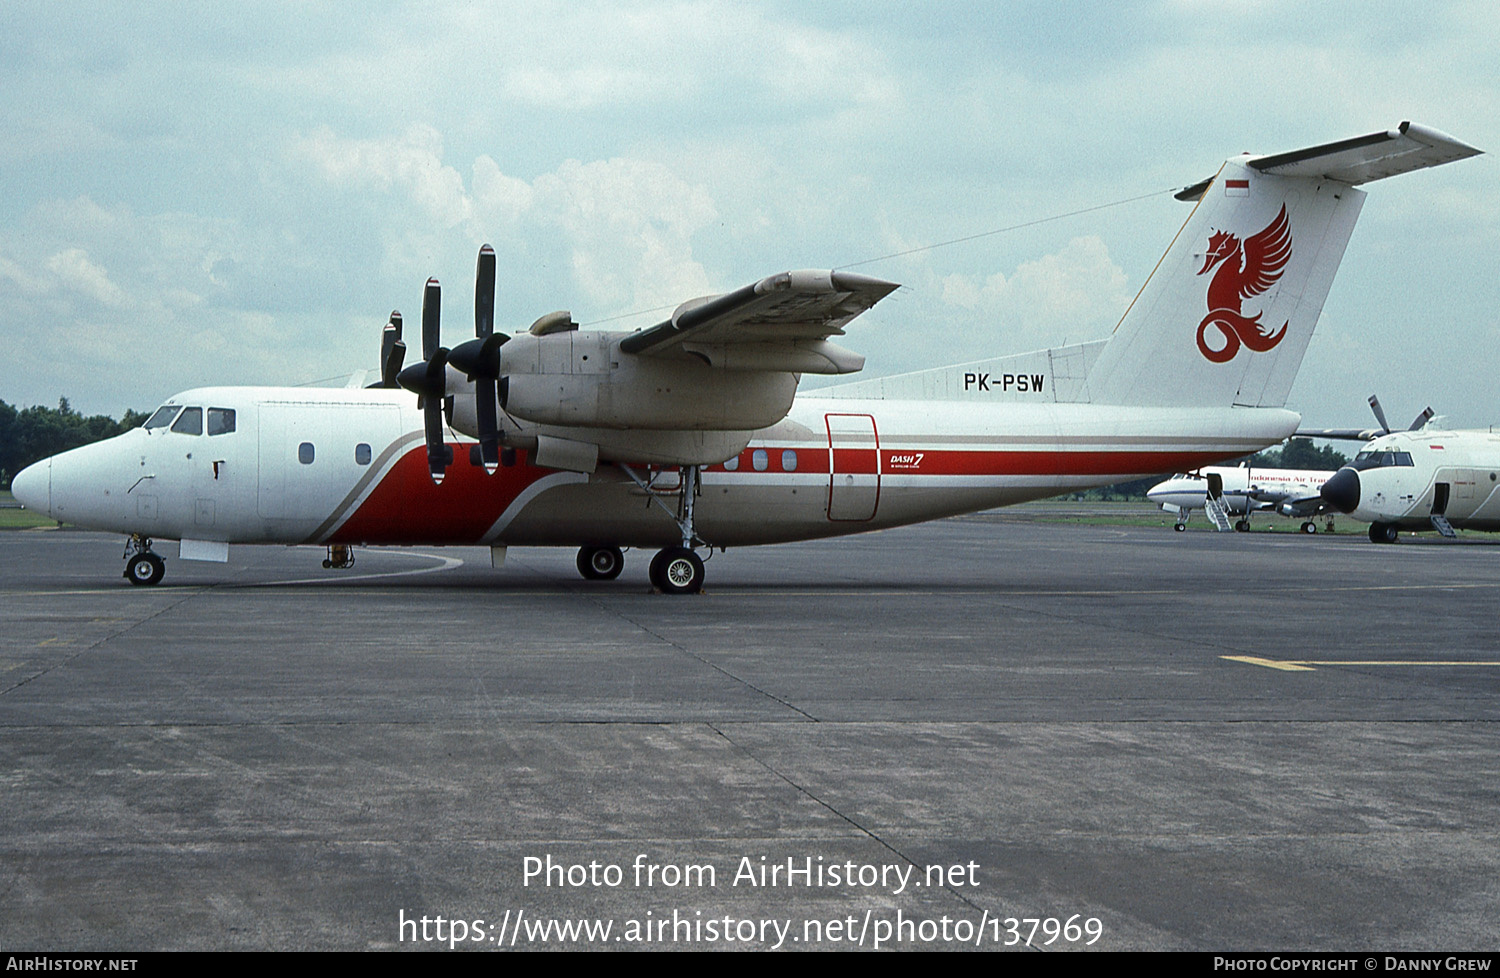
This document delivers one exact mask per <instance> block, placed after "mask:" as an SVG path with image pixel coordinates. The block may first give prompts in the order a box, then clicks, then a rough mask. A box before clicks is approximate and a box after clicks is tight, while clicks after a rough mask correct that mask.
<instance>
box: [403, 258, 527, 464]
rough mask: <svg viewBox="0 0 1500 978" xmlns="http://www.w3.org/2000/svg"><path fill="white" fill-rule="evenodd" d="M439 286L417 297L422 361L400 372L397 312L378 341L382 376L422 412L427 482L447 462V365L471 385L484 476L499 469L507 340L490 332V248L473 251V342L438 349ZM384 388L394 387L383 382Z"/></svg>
mask: <svg viewBox="0 0 1500 978" xmlns="http://www.w3.org/2000/svg"><path fill="white" fill-rule="evenodd" d="M441 306H442V287H441V286H440V285H439V284H438V280H437V279H435V278H430V279H428V280H427V288H426V290H425V291H424V292H423V294H422V362H421V363H414V364H412V365H411V366H410V367H407V368H406V369H405V370H400V371H399V373H397V372H396V371H397V369H398V368H399V367H400V362H401V357H403V356H404V355H405V349H406V348H405V345H404V344H402V343H400V338H401V314H400V313H392V314H391V324H392V325H391V326H387V327H386V334H385V335H386V337H387V338H389V337H390V336H391V328H392V326H394V327H395V335H394V338H393V339H389V340H388V341H387V340H383V341H382V350H381V362H382V370H383V377H390V376H394V377H395V381H396V383H398V384H400V386H402V387H404V388H406V389H407V390H409V391H411V392H412V393H413V394H416V395H417V397H418V404H419V405H420V406H421V408H422V414H423V427H424V429H425V433H426V439H427V470H428V472H429V473H430V474H431V476H432V481H433V482H442V481H443V473H444V471H446V469H447V468H448V466H449V465H451V464H453V449H452V448H450V447H449V446H448V445H447V443H446V442H445V441H444V438H443V428H444V421H445V418H444V414H445V413H446V414H447V418H446V420H447V421H448V422H451V421H452V417H453V416H452V411H453V407H452V400H451V398H450V396H449V394H448V365H449V364H452V365H453V368H454V369H455V370H458V371H459V372H461V373H463V374H464V375H465V376H467V377H468V378H469V379H470V380H472V381H473V382H474V398H475V414H476V416H477V420H478V426H479V453H480V458H481V460H482V461H483V463H484V468H485V471H486V472H490V473H493V472H494V471H495V469H496V468H497V467H498V466H499V465H500V457H501V456H500V427H499V413H498V408H499V405H500V401H501V398H500V397H499V396H498V393H497V391H498V388H500V387H503V386H504V381H503V380H502V379H501V377H500V347H501V346H502V345H503V344H504V343H505V342H506V341H507V340H508V339H510V337H509V336H507V335H505V334H504V333H496V332H495V250H494V249H493V248H491V247H490V246H489V245H485V246H484V247H483V248H481V249H479V266H478V269H477V271H476V273H475V281H474V339H472V340H469V341H468V342H465V343H461V344H459V345H458V346H457V347H455V348H454V349H453V350H452V351H449V350H448V349H447V348H446V347H444V346H442V345H441V324H440V317H441ZM384 386H387V387H390V386H395V384H391V383H386V384H384Z"/></svg>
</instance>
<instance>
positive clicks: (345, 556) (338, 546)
mask: <svg viewBox="0 0 1500 978" xmlns="http://www.w3.org/2000/svg"><path fill="white" fill-rule="evenodd" d="M353 566H354V548H353V547H351V546H349V545H348V544H347V543H335V544H333V545H331V546H330V547H329V548H328V556H327V557H324V558H323V569H324V570H347V569H348V568H350V567H353Z"/></svg>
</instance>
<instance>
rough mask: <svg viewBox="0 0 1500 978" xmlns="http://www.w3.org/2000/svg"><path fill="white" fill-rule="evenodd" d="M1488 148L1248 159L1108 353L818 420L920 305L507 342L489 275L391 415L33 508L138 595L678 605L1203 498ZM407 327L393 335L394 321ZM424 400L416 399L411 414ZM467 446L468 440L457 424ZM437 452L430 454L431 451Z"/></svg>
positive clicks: (126, 439)
mask: <svg viewBox="0 0 1500 978" xmlns="http://www.w3.org/2000/svg"><path fill="white" fill-rule="evenodd" d="M1478 152H1479V150H1476V149H1474V148H1473V147H1470V146H1467V145H1465V144H1463V143H1461V142H1458V141H1457V140H1455V139H1453V138H1451V137H1449V136H1447V135H1444V134H1443V133H1440V132H1436V131H1434V130H1431V129H1425V128H1423V127H1420V126H1416V125H1410V124H1408V123H1402V124H1401V125H1400V127H1399V128H1398V129H1396V130H1391V131H1383V132H1377V133H1373V134H1371V135H1368V136H1361V137H1358V138H1355V139H1349V140H1344V141H1342V142H1337V143H1330V144H1327V145H1322V146H1315V147H1312V148H1310V149H1304V150H1298V151H1296V152H1291V153H1282V154H1279V155H1274V156H1241V157H1236V158H1233V159H1230V160H1229V161H1227V162H1226V163H1225V164H1224V166H1223V167H1222V168H1221V169H1220V170H1219V172H1218V173H1217V174H1216V175H1214V176H1213V177H1211V178H1209V179H1207V180H1204V181H1202V182H1200V183H1198V184H1195V185H1193V186H1191V187H1188V188H1187V189H1185V190H1184V191H1182V192H1181V193H1180V194H1179V195H1178V196H1179V197H1180V198H1182V199H1183V200H1189V201H1196V205H1195V206H1194V208H1193V211H1192V213H1191V215H1190V216H1189V217H1188V220H1187V223H1186V225H1185V226H1184V227H1183V229H1182V230H1181V231H1180V232H1179V233H1178V235H1177V237H1176V238H1175V239H1174V240H1173V242H1172V244H1171V246H1170V247H1169V248H1168V249H1167V253H1166V255H1165V256H1164V257H1163V258H1162V260H1161V262H1160V263H1159V265H1158V266H1157V268H1156V270H1155V271H1154V272H1153V273H1152V274H1151V276H1150V278H1148V279H1147V281H1146V283H1145V286H1144V287H1143V288H1142V289H1141V292H1140V294H1139V295H1138V296H1137V297H1136V299H1135V301H1134V302H1133V303H1132V305H1131V306H1130V308H1129V309H1128V310H1127V311H1126V313H1125V316H1124V317H1123V318H1122V319H1121V321H1120V323H1119V325H1118V326H1116V328H1115V331H1114V333H1113V335H1112V336H1111V337H1109V338H1108V339H1105V340H1099V341H1096V342H1091V343H1083V344H1078V345H1073V346H1065V347H1060V348H1057V349H1051V350H1042V351H1038V352H1035V353H1027V354H1021V355H1017V356H1011V357H1005V358H1001V359H995V360H988V361H984V362H980V363H972V364H964V365H961V366H955V367H945V368H941V369H934V370H924V371H920V372H916V373H909V374H904V375H900V376H896V377H890V378H886V379H882V380H868V381H860V382H855V383H848V384H844V385H841V386H836V387H833V388H829V389H825V390H819V391H817V392H816V393H811V394H803V395H802V396H801V397H796V398H795V400H794V395H795V394H796V391H797V385H798V382H799V379H800V377H801V375H802V374H807V373H818V374H848V373H852V372H854V371H857V370H859V369H860V367H862V366H863V363H864V360H863V358H862V357H861V356H859V355H857V354H855V353H852V352H850V351H849V350H846V349H843V348H841V347H839V346H837V345H835V344H833V343H832V342H830V341H829V337H830V336H836V335H841V334H842V332H843V327H844V326H845V325H846V324H848V323H849V322H850V320H852V319H853V318H854V317H855V316H857V315H859V314H860V313H861V312H863V311H865V310H866V309H869V308H870V307H871V306H873V305H874V304H875V303H876V302H878V301H879V300H880V299H881V298H883V297H884V296H886V295H887V294H889V293H890V292H891V291H892V290H893V289H895V288H896V286H895V285H894V284H892V283H889V282H883V281H880V280H878V279H874V278H867V277H865V276H862V275H854V274H849V273H846V272H839V271H831V272H829V271H822V272H811V271H803V272H790V273H786V274H781V275H775V276H771V277H769V278H765V279H762V280H760V281H758V282H756V283H754V284H753V285H749V286H746V287H744V288H742V289H739V290H738V291H735V292H730V293H727V294H725V295H720V296H714V297H711V298H706V299H698V300H694V301H691V302H687V303H684V304H683V305H682V306H679V307H678V308H677V310H676V311H675V312H674V313H673V314H672V316H671V318H670V319H668V320H667V321H665V322H663V323H661V324H659V325H657V326H653V327H651V328H649V329H646V330H638V331H636V332H632V333H622V332H596V331H580V330H578V329H577V328H576V326H575V324H574V323H573V321H572V319H571V317H570V316H568V315H567V314H566V313H555V314H553V315H551V316H546V317H543V318H542V319H540V320H538V321H537V322H536V323H535V324H534V325H533V326H532V327H531V329H530V330H528V331H527V332H525V333H521V334H519V335H516V336H510V337H507V336H506V335H505V334H503V333H497V332H494V331H493V326H492V321H493V310H494V275H495V273H494V255H493V252H491V251H489V250H488V249H485V250H484V251H481V253H480V259H479V282H478V285H477V288H476V297H475V338H474V339H473V340H470V341H469V342H466V343H464V344H462V345H461V346H459V347H457V348H456V349H454V350H452V351H451V353H450V352H449V351H448V350H446V349H444V348H443V347H442V346H441V345H440V340H439V330H438V314H437V309H438V287H437V283H436V282H435V281H430V282H429V283H428V288H427V294H426V297H425V299H424V305H423V317H422V318H423V322H422V357H423V359H422V362H421V363H419V364H416V365H414V366H411V367H408V368H407V369H406V370H399V367H400V364H401V357H402V355H403V352H402V351H403V350H404V347H403V346H401V345H399V344H398V343H397V342H396V340H397V338H398V336H397V334H398V326H397V324H396V323H395V322H393V323H392V325H391V326H390V327H389V330H390V332H388V333H387V334H386V335H387V336H388V337H389V339H388V340H387V342H386V343H385V355H384V356H383V358H382V372H383V380H382V386H381V387H380V388H379V389H373V390H344V391H338V390H308V389H301V388H269V387H249V388H247V387H206V388H200V389H196V390H190V391H186V392H184V393H182V394H178V395H177V396H175V397H173V398H171V399H170V400H169V401H168V402H167V403H166V405H165V406H163V407H162V408H161V409H160V410H158V411H157V412H156V413H155V414H153V415H152V417H151V418H150V420H148V421H147V422H146V424H145V426H144V427H143V428H139V429H136V430H135V431H131V432H128V433H126V434H124V435H121V436H119V437H117V438H114V439H111V440H109V441H105V442H100V443H97V444H94V445H89V446H86V447H83V448H79V449H75V450H73V451H70V452H65V453H63V454H61V455H57V456H54V457H52V458H50V459H47V460H44V461H42V462H38V463H37V464H35V465H33V466H30V467H29V468H27V469H25V470H24V471H22V472H21V473H19V474H18V475H17V476H16V477H15V479H14V480H13V483H12V489H13V491H14V493H15V495H16V497H17V498H18V499H20V500H21V501H22V502H23V503H24V504H25V505H27V506H28V507H30V508H32V509H35V510H39V511H43V512H46V513H48V514H49V515H51V516H52V517H54V518H56V519H59V520H64V521H66V522H69V523H74V524H77V525H80V526H86V527H97V528H103V529H109V530H117V531H120V532H123V533H127V534H129V535H130V542H129V543H128V544H127V550H126V560H127V567H126V571H125V576H126V577H127V578H128V579H129V580H130V581H131V582H132V583H136V584H154V583H156V582H157V581H159V580H160V579H161V576H162V568H163V565H162V561H161V558H160V557H159V556H157V555H156V554H155V553H154V552H153V551H152V550H151V548H150V538H152V537H155V538H158V539H163V538H165V539H178V540H180V541H181V550H180V553H181V556H182V557H184V558H186V559H200V560H221V561H222V560H225V559H227V557H228V550H229V545H230V544H237V543H281V544H291V543H298V544H301V543H314V544H324V545H327V546H328V547H329V548H330V551H329V561H325V563H331V564H333V565H344V564H347V563H348V562H349V559H350V558H349V548H350V547H351V546H353V545H360V544H398V545H400V544H404V545H412V544H426V545H432V544H455V545H459V544H462V545H475V544H478V545H488V546H490V547H492V548H494V552H495V556H496V558H503V554H504V549H503V548H504V547H506V546H511V545H547V546H570V547H579V548H581V549H580V550H579V552H578V569H579V571H580V572H581V573H582V574H583V576H584V577H587V578H613V577H615V576H616V575H618V574H619V572H620V570H621V567H622V566H623V561H624V558H623V555H622V552H621V548H622V547H649V548H659V552H658V553H657V554H656V556H655V557H654V558H653V559H652V561H651V564H650V578H651V581H652V583H653V584H654V585H655V586H656V587H657V588H659V589H660V590H662V591H665V592H672V593H686V592H694V591H697V590H699V589H700V588H701V587H702V584H703V562H702V560H701V558H700V557H699V555H698V553H697V552H696V551H697V550H702V549H705V548H714V547H718V548H726V547H737V546H745V545H749V544H763V543H777V542H782V541H788V540H804V539H809V538H814V537H825V536H834V535H838V534H845V533H855V532H862V531H867V530H875V529H880V528H883V527H892V526H899V525H902V524H908V523H916V522H920V521H923V520H930V519H935V518H939V517H944V516H950V515H953V514H957V513H963V512H969V511H973V510H979V509H987V508H991V507H996V506H1003V505H1007V504H1011V503H1019V502H1023V501H1025V500H1030V499H1037V498H1042V497H1046V496H1053V495H1057V494H1059V493H1063V492H1068V491H1072V490H1077V489H1083V488H1087V487H1090V486H1099V485H1108V484H1110V483H1113V482H1119V481H1123V480H1127V479H1139V478H1141V477H1143V476H1148V475H1151V474H1154V473H1161V472H1174V471H1186V470H1188V469H1194V468H1197V467H1199V466H1203V465H1208V464H1211V463H1213V462H1218V461H1224V460H1227V459H1232V458H1237V457H1239V456H1243V455H1245V454H1248V453H1250V452H1253V451H1256V450H1258V449H1261V448H1264V447H1266V446H1269V445H1274V444H1276V443H1277V442H1280V441H1282V440H1284V439H1285V438H1287V437H1288V436H1289V435H1291V434H1292V433H1293V432H1294V431H1296V429H1297V423H1298V420H1299V419H1298V416H1297V415H1296V414H1295V413H1293V412H1291V411H1288V410H1286V409H1285V408H1284V404H1285V402H1286V397H1287V392H1288V390H1289V389H1290V387H1291V385H1292V380H1293V378H1294V376H1295V375H1296V372H1297V368H1298V366H1299V365H1300V364H1301V362H1302V356H1303V353H1304V351H1305V350H1306V349H1307V343H1308V340H1309V339H1310V338H1311V336H1312V332H1313V327H1314V326H1315V325H1316V323H1317V320H1318V315H1319V312H1320V311H1321V309H1322V307H1323V302H1324V299H1325V298H1326V296H1327V294H1328V289H1329V285H1330V284H1331V282H1332V281H1333V276H1334V272H1335V271H1336V270H1337V268H1338V264H1339V261H1340V259H1341V257H1342V256H1343V253H1344V248H1345V246H1346V245H1347V243H1348V240H1349V235H1350V233H1351V232H1352V231H1353V229H1354V223H1355V219H1356V218H1357V217H1358V215H1359V211H1360V207H1361V205H1362V203H1363V201H1364V197H1365V194H1364V192H1363V191H1360V190H1358V189H1356V188H1355V185H1356V184H1362V183H1366V182H1369V181H1373V180H1378V179H1381V178H1383V177H1388V176H1393V175H1395V174H1398V173H1404V172H1407V171H1409V170H1415V169H1420V168H1422V167H1428V166H1436V165H1438V164H1441V163H1447V162H1449V161H1452V160H1457V159H1462V158H1464V157H1468V156H1472V155H1475V154H1476V153H1478ZM393 318H394V317H393ZM397 383H399V384H400V385H401V386H404V387H406V388H407V389H408V390H409V391H412V392H415V393H416V394H418V397H417V398H413V397H412V396H411V394H410V393H407V392H405V391H402V390H399V389H396V388H395V385H396V384H397ZM445 422H446V423H445ZM424 443H425V444H424Z"/></svg>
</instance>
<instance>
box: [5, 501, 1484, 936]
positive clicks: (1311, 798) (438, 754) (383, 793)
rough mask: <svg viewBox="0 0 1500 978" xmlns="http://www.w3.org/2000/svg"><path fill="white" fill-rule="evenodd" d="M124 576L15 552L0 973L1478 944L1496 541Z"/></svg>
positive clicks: (927, 551) (783, 555)
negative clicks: (648, 572)
mask: <svg viewBox="0 0 1500 978" xmlns="http://www.w3.org/2000/svg"><path fill="white" fill-rule="evenodd" d="M121 549H122V540H121V539H120V538H118V537H116V536H113V535H102V534H95V533H87V532H82V531H77V530H56V531H16V532H8V533H0V555H3V557H4V560H5V563H6V566H8V567H10V568H11V572H10V573H9V574H8V575H7V576H6V577H5V579H4V581H3V582H0V908H3V912H0V947H4V948H5V949H7V950H21V949H25V950H33V951H36V950H69V951H79V950H117V951H123V950H138V951H146V950H161V949H200V950H201V949H316V950H347V949H365V948H371V949H396V948H422V949H439V948H441V949H447V948H448V947H449V946H450V944H454V945H456V946H458V947H464V948H473V949H480V948H490V947H496V946H500V947H511V946H514V947H517V948H522V947H614V948H622V949H623V948H635V947H653V948H669V947H681V948H694V949H704V948H736V949H737V948H743V947H747V946H748V947H774V946H778V944H779V946H781V947H787V948H802V949H807V948H847V947H850V946H862V947H872V946H874V945H875V944H876V942H877V939H879V938H881V937H884V940H883V941H882V942H881V943H882V944H883V946H888V947H902V948H927V947H958V946H969V947H978V948H981V949H989V948H997V947H1004V946H1006V945H1007V943H1012V944H1017V945H1018V946H1022V947H1024V946H1025V945H1024V939H1025V938H1027V937H1028V936H1029V937H1030V938H1031V943H1032V945H1033V946H1041V945H1044V942H1046V941H1047V940H1048V937H1049V936H1050V937H1051V938H1052V940H1051V943H1050V945H1045V946H1044V948H1043V949H1045V950H1057V949H1061V948H1065V947H1067V948H1072V947H1084V948H1087V947H1091V948H1093V949H1107V950H1130V949H1184V950H1255V949H1262V950H1266V949H1269V950H1294V949H1305V950H1361V949H1367V950H1417V949H1442V950H1445V951H1457V950H1464V949H1493V948H1495V947H1497V946H1500V828H1497V823H1500V820H1497V818H1496V814H1497V811H1500V805H1497V802H1500V745H1497V738H1496V733H1497V731H1496V727H1495V723H1496V721H1497V719H1500V624H1497V618H1496V614H1495V608H1496V605H1497V599H1500V540H1496V541H1494V542H1491V541H1489V540H1486V539H1483V538H1478V537H1473V536H1466V537H1465V538H1463V539H1461V540H1459V541H1456V542H1450V541H1441V540H1439V539H1437V538H1436V537H1432V538H1430V539H1428V538H1421V539H1412V538H1409V537H1407V538H1403V541H1402V542H1401V543H1400V544H1398V545H1396V546H1377V545H1374V544H1370V543H1369V542H1367V541H1366V540H1364V539H1363V537H1360V536H1354V535H1340V536H1334V537H1329V536H1327V535H1324V534H1319V535H1318V536H1315V537H1303V536H1299V535H1297V534H1285V533H1283V534H1270V533H1252V534H1248V535H1247V534H1212V533H1206V532H1189V533H1173V532H1171V530H1170V529H1169V528H1167V529H1163V528H1155V527H1107V526H1077V525H1069V526H1058V525H1047V524H1045V523H1039V522H1028V521H1025V520H1020V521H1012V520H1007V519H1006V517H1005V516H1004V515H1003V514H1001V515H1000V516H999V517H994V516H988V515H985V516H980V517H973V518H968V519H958V520H947V521H942V522H938V523H932V524H928V525H925V526H921V527H914V528H910V529H904V530H895V531H888V532H885V533H880V534H874V535H870V536H867V537H853V538H846V539H843V540H832V541H825V542H816V543H806V544H793V545H785V546H780V547H773V548H764V549H747V550H737V551H733V550H732V551H730V552H729V553H727V554H722V555H716V556H715V557H714V559H713V560H711V561H710V562H709V564H708V585H707V589H706V591H705V593H704V594H702V595H698V596H693V597H681V598H674V597H667V596H663V595H657V594H653V593H651V591H650V588H649V586H648V585H647V584H646V582H645V562H646V559H647V557H648V555H647V554H645V553H639V552H637V553H631V554H628V555H627V565H626V570H625V573H624V575H623V576H622V577H621V578H620V579H619V580H617V581H613V582H606V583H589V582H584V581H583V580H581V579H580V578H579V577H578V575H577V574H576V572H575V570H574V568H573V553H572V552H571V551H560V550H557V551H554V550H540V549H536V550H513V551H512V552H511V554H510V557H509V559H508V561H507V562H506V565H505V566H504V567H503V568H501V569H498V570H495V569H491V568H490V566H489V554H488V551H483V550H465V549H431V550H420V549H416V550H387V551H380V550H361V551H359V552H358V563H357V564H356V565H355V566H354V567H353V568H352V569H350V570H347V571H325V570H323V569H322V568H321V566H320V563H321V560H322V557H323V552H322V550H321V549H315V548H250V547H240V548H234V549H233V551H232V553H231V557H230V562H229V563H228V564H227V565H226V564H203V563H192V562H185V561H181V560H178V559H177V557H176V550H177V548H176V544H171V543H168V544H164V545H163V546H161V547H160V552H161V553H162V555H163V556H164V557H166V558H167V576H166V579H165V581H164V582H163V583H162V584H161V585H160V586H158V587H155V588H136V587H131V586H130V585H129V584H128V583H126V582H125V581H124V580H123V579H122V578H121V577H120V572H121V570H122V568H123V562H122V561H121V559H120V553H121ZM549 859H550V861H551V863H550V865H552V866H555V867H557V868H556V869H555V870H553V871H552V872H551V873H550V874H549V873H548V871H547V867H548V866H549V863H548V860H549ZM773 869H775V870H776V875H775V876H774V877H773V876H772V875H771V873H772V870H773ZM789 869H790V870H792V871H793V872H791V873H790V875H789V874H788V870H789ZM528 870H530V871H531V873H532V875H531V876H530V877H528ZM616 874H618V875H616ZM762 874H764V875H762ZM903 874H906V875H903ZM847 877H852V880H850V879H846V878H847ZM808 884H811V885H808ZM424 918H425V922H424ZM1010 918H1014V920H1015V923H1010V922H1009V921H1008V919H1010ZM1031 919H1037V920H1038V921H1039V922H1038V923H1035V924H1033V923H1031V922H1030V920H1031ZM439 920H441V923H439ZM576 921H586V922H588V926H590V927H593V928H595V930H594V931H593V932H592V939H591V940H590V939H589V937H588V935H584V934H579V935H575V936H574V937H572V938H570V937H567V936H565V935H564V934H563V932H562V931H561V930H559V929H557V928H559V927H560V926H562V925H564V924H568V923H569V922H576ZM606 924H607V925H608V926H609V927H610V930H609V931H608V933H607V934H606V933H603V932H602V930H601V928H603V927H604V926H605V925H606ZM460 925H461V926H460ZM1069 925H1071V926H1069ZM542 928H546V930H545V931H544V930H542ZM424 930H425V932H426V933H425V934H424V933H423V931H424ZM1091 938H1092V941H1091Z"/></svg>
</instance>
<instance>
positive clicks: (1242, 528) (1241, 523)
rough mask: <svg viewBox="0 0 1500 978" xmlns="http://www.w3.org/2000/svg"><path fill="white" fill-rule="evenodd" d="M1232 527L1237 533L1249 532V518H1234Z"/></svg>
mask: <svg viewBox="0 0 1500 978" xmlns="http://www.w3.org/2000/svg"><path fill="white" fill-rule="evenodd" d="M1234 529H1235V531H1236V532H1238V533H1249V532H1250V521H1249V520H1236V521H1235V524H1234Z"/></svg>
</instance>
